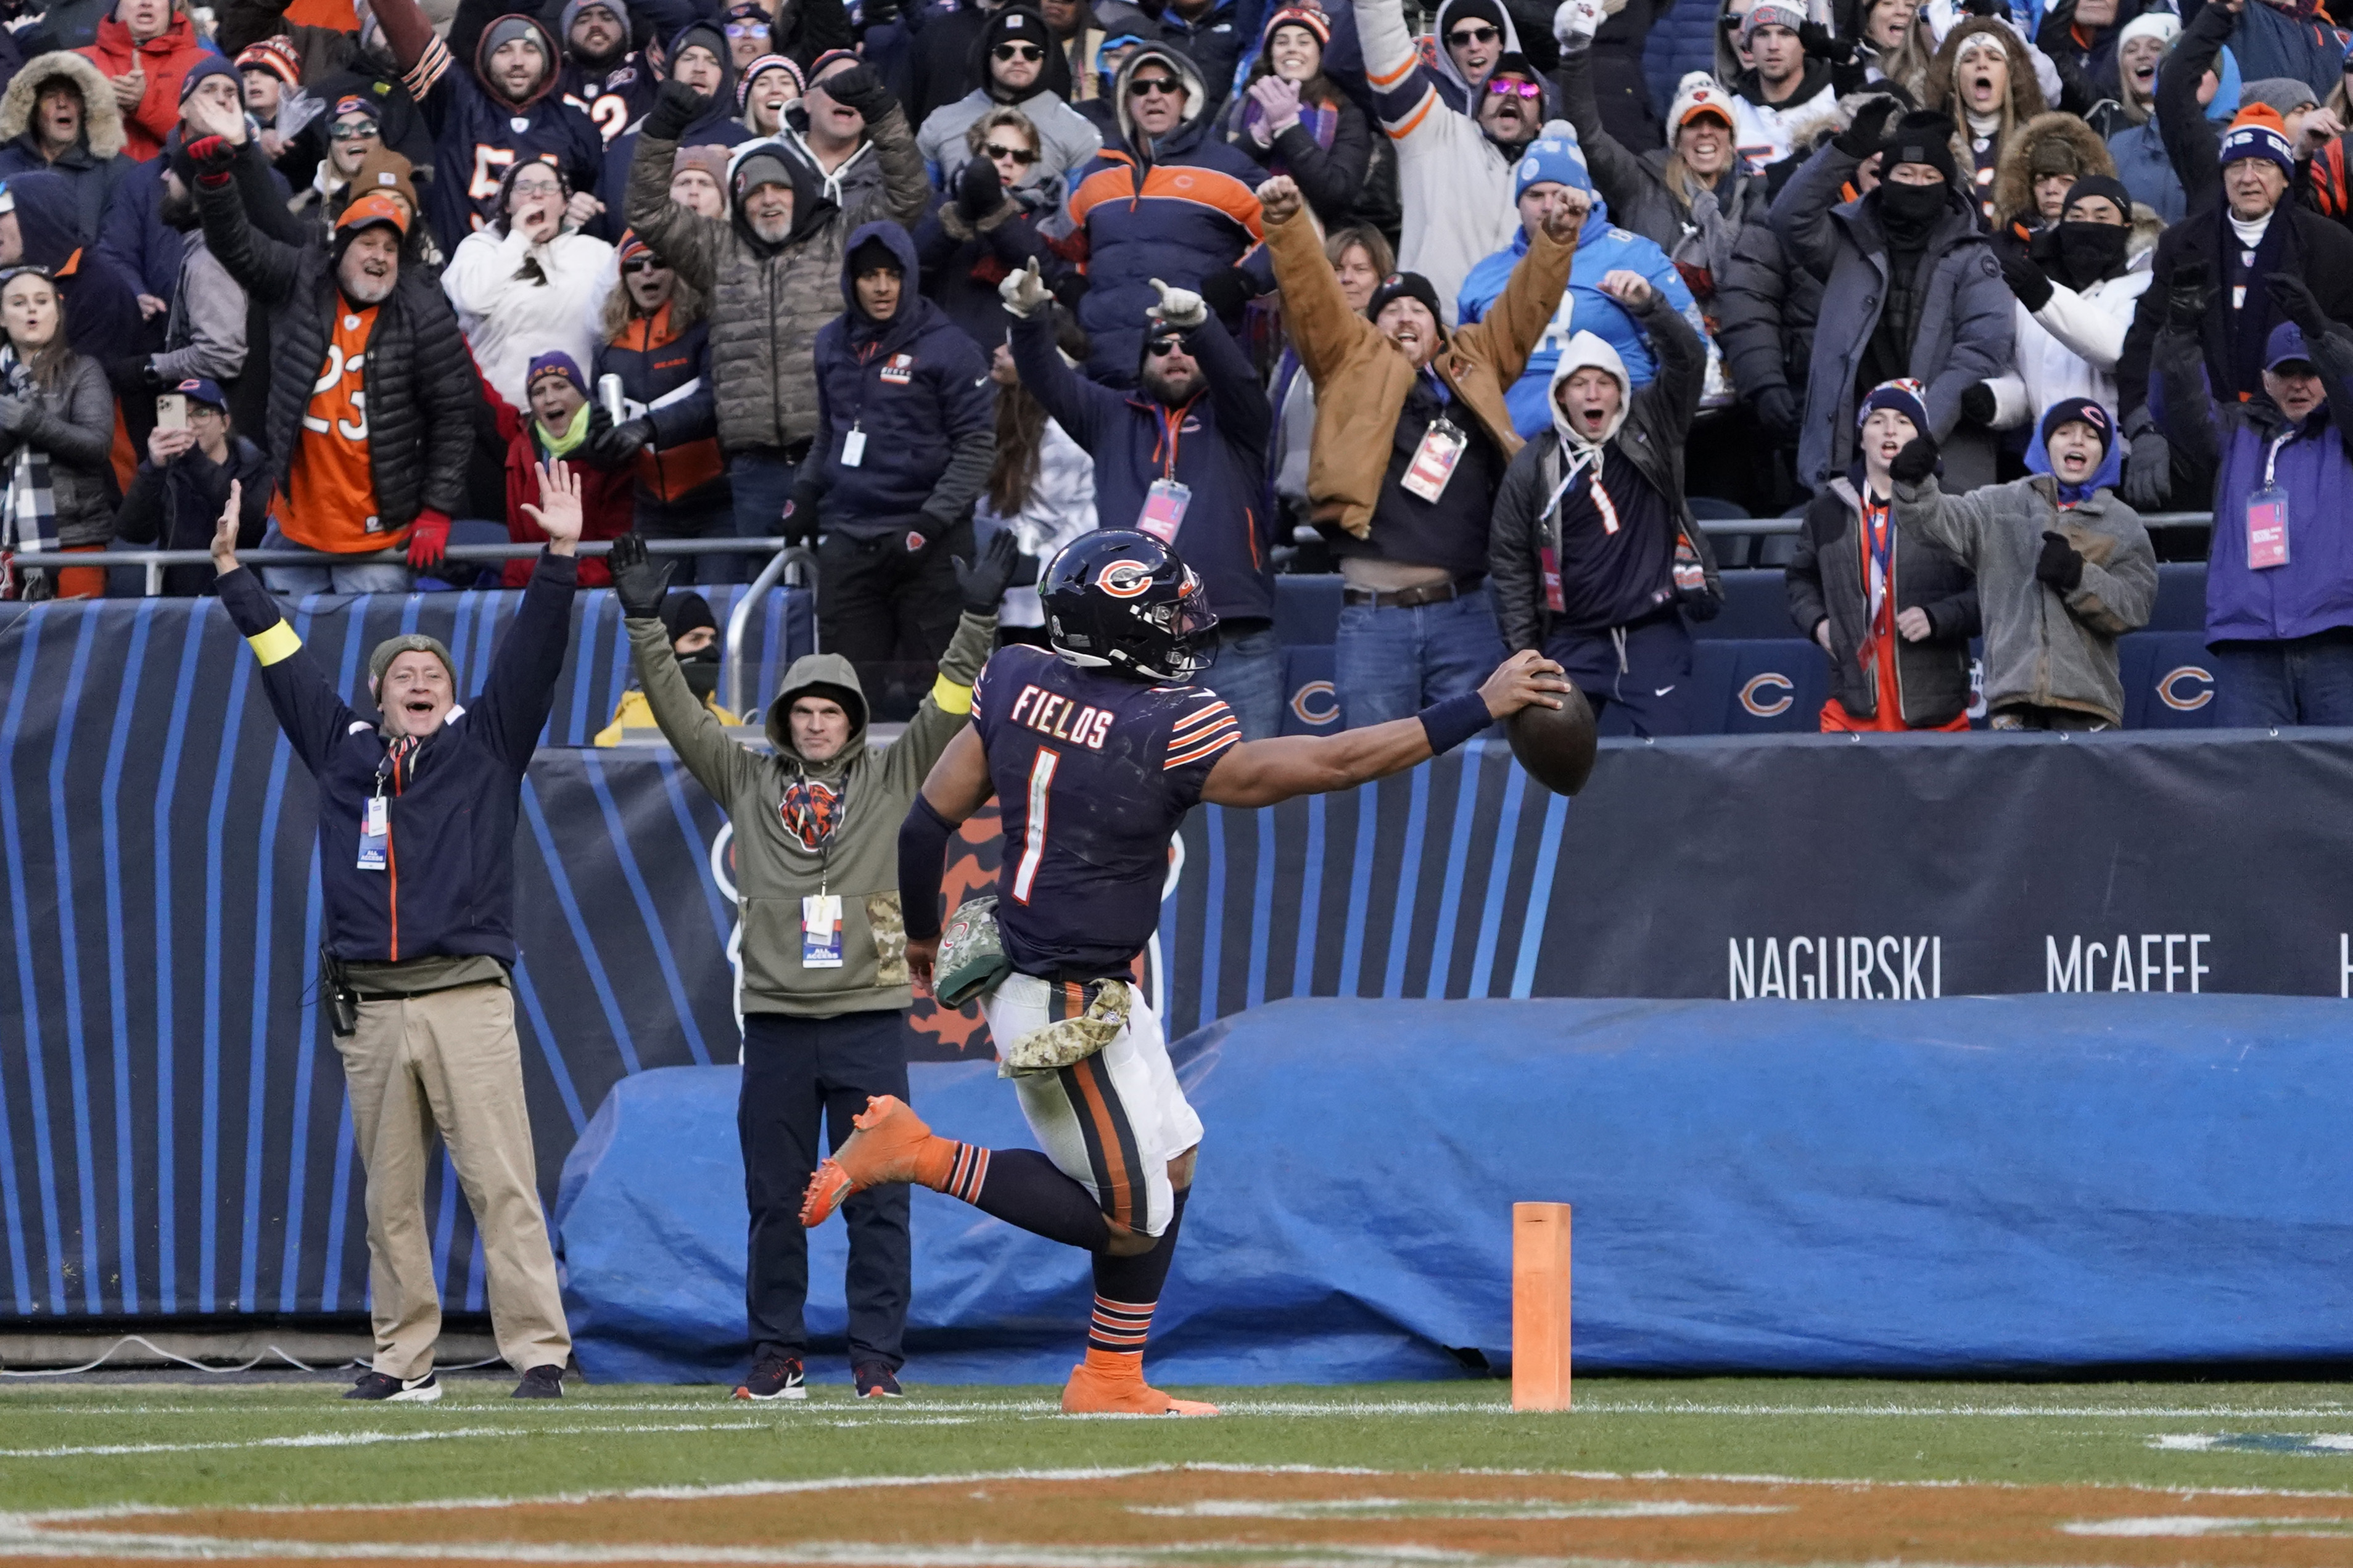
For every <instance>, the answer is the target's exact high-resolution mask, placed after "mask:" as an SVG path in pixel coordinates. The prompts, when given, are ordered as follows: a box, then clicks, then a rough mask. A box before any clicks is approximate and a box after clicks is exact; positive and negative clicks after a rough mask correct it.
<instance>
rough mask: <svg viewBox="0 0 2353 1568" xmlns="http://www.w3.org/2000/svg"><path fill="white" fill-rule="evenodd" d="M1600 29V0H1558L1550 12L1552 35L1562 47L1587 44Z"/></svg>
mask: <svg viewBox="0 0 2353 1568" xmlns="http://www.w3.org/2000/svg"><path fill="white" fill-rule="evenodd" d="M1600 30H1601V0H1560V8H1559V9H1558V10H1556V11H1555V12H1554V13H1553V14H1552V36H1553V37H1554V38H1556V40H1558V42H1559V44H1560V47H1562V48H1564V49H1566V48H1568V47H1572V46H1573V45H1577V44H1589V43H1591V42H1592V41H1593V35H1594V34H1596V33H1598V32H1599V31H1600Z"/></svg>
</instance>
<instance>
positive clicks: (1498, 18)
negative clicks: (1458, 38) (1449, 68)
mask: <svg viewBox="0 0 2353 1568" xmlns="http://www.w3.org/2000/svg"><path fill="white" fill-rule="evenodd" d="M1464 22H1484V23H1486V24H1487V25H1488V26H1491V27H1493V28H1494V29H1495V31H1497V32H1499V33H1503V34H1504V35H1505V36H1506V37H1509V35H1510V31H1511V29H1510V27H1509V26H1508V25H1506V24H1505V22H1504V8H1503V6H1501V5H1497V4H1496V3H1495V0H1454V4H1453V5H1449V6H1448V7H1446V30H1447V31H1448V32H1450V33H1451V32H1452V31H1453V30H1454V29H1455V28H1456V27H1457V26H1461V24H1462V23H1464ZM1445 41H1446V40H1445V39H1444V38H1440V39H1439V42H1440V43H1441V44H1442V43H1444V42H1445Z"/></svg>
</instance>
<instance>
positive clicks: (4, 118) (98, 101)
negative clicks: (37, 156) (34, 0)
mask: <svg viewBox="0 0 2353 1568" xmlns="http://www.w3.org/2000/svg"><path fill="white" fill-rule="evenodd" d="M59 77H63V78H65V79H67V80H68V81H70V82H72V83H73V84H74V86H75V88H76V89H79V91H80V93H81V125H82V140H83V142H85V143H86V144H87V145H88V146H89V148H90V156H91V157H93V158H112V157H116V156H118V155H119V154H120V153H121V152H122V148H123V143H124V137H123V132H122V110H121V108H120V107H118V106H117V105H116V103H115V101H114V89H113V87H112V85H111V83H109V82H108V81H107V79H106V73H105V72H103V71H101V70H100V69H99V68H98V67H97V66H96V65H95V64H94V63H92V62H91V61H90V60H89V59H88V58H84V57H83V56H80V55H77V54H73V53H70V52H69V51H68V50H64V49H57V50H53V51H51V52H50V53H48V54H46V55H35V56H34V57H33V58H31V59H29V60H26V62H25V68H24V69H22V70H20V71H18V72H17V73H16V76H15V77H14V78H13V79H11V80H10V81H9V83H8V90H7V91H6V92H5V93H0V144H5V143H6V142H14V141H15V140H16V138H17V137H19V136H22V135H23V134H24V133H25V129H26V127H27V126H29V125H30V124H32V122H33V104H34V101H35V100H37V99H38V98H39V97H40V96H41V89H42V88H43V87H44V86H45V85H47V83H49V82H51V81H54V80H56V79H58V78H59Z"/></svg>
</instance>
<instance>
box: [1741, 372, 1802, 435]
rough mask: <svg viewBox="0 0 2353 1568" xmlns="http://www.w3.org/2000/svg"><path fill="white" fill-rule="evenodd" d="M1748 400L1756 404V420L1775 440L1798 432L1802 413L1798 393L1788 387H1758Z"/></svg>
mask: <svg viewBox="0 0 2353 1568" xmlns="http://www.w3.org/2000/svg"><path fill="white" fill-rule="evenodd" d="M1749 401H1750V402H1751V403H1753V404H1755V405H1756V406H1757V423H1758V424H1759V425H1762V426H1765V431H1766V434H1767V435H1769V436H1771V437H1773V438H1774V439H1775V440H1776V441H1787V440H1788V439H1789V438H1790V437H1793V436H1795V435H1796V434H1797V433H1798V426H1799V424H1800V423H1801V422H1802V420H1803V418H1804V415H1803V413H1802V411H1801V410H1800V409H1799V406H1798V395H1797V394H1796V393H1794V392H1792V391H1790V390H1789V389H1788V387H1786V386H1763V387H1759V388H1757V395H1755V396H1754V397H1752V398H1750V399H1749Z"/></svg>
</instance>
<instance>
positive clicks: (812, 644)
mask: <svg viewBox="0 0 2353 1568" xmlns="http://www.w3.org/2000/svg"><path fill="white" fill-rule="evenodd" d="M779 579H782V580H783V581H784V583H785V584H786V586H788V587H794V588H798V589H800V590H801V591H802V592H803V593H806V594H807V595H808V596H809V651H810V652H811V653H815V652H816V651H817V648H818V637H817V555H816V553H815V552H812V551H811V550H810V549H809V548H808V547H807V545H803V544H788V545H786V547H785V548H784V549H782V550H779V551H777V552H776V556H775V558H774V559H772V560H771V561H769V563H767V564H766V565H765V566H763V567H761V568H760V574H759V575H758V576H756V577H754V578H753V579H752V585H751V586H750V587H748V588H746V589H744V596H743V597H742V598H740V599H738V600H736V601H735V607H734V608H733V609H732V610H730V611H728V612H727V636H726V638H725V640H724V641H723V643H722V645H721V647H720V660H721V663H720V667H719V679H720V680H721V681H722V683H723V685H724V686H725V688H726V692H727V696H726V707H727V711H729V712H730V713H733V714H734V715H735V716H736V718H737V719H739V720H743V721H744V722H746V723H748V722H750V720H749V719H747V718H745V715H744V628H745V627H747V626H750V625H751V624H752V606H753V605H756V604H758V603H759V602H760V601H761V600H762V599H765V598H766V597H767V595H768V591H769V590H770V589H772V588H774V587H775V586H776V583H777V581H778V580H779Z"/></svg>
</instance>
